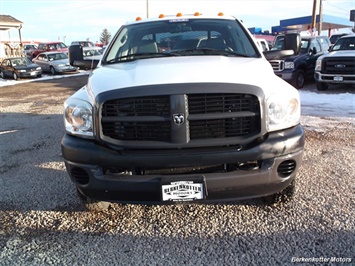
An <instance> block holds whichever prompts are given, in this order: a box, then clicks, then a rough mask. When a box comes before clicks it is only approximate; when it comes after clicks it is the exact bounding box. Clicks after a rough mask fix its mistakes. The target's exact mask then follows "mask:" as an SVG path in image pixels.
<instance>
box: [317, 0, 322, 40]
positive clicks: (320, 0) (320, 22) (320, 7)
mask: <svg viewBox="0 0 355 266" xmlns="http://www.w3.org/2000/svg"><path fill="white" fill-rule="evenodd" d="M322 21H323V4H322V0H319V23H318V36H319V35H321V34H322Z"/></svg>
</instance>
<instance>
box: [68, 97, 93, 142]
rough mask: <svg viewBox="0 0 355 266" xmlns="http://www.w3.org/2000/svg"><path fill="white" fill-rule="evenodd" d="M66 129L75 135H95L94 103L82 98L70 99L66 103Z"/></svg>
mask: <svg viewBox="0 0 355 266" xmlns="http://www.w3.org/2000/svg"><path fill="white" fill-rule="evenodd" d="M64 121H65V130H66V131H67V132H68V133H70V134H73V135H81V136H83V137H93V131H92V105H91V104H90V103H88V102H86V101H83V100H80V99H76V98H73V99H68V100H67V101H66V102H65V104H64Z"/></svg>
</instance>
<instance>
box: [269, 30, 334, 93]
mask: <svg viewBox="0 0 355 266" xmlns="http://www.w3.org/2000/svg"><path fill="white" fill-rule="evenodd" d="M285 36H289V37H292V36H293V37H292V38H287V40H288V42H286V41H285ZM298 39H300V40H301V44H300V45H298V44H297V43H299V42H298ZM296 44H297V45H296ZM329 47H330V41H329V38H328V37H326V36H301V35H300V34H298V33H288V34H285V35H279V36H277V37H276V39H275V43H274V46H273V47H272V48H271V50H270V51H265V52H264V55H265V57H266V59H267V60H268V61H269V62H270V64H271V66H272V68H273V69H274V72H275V74H276V75H277V76H279V77H281V78H282V79H284V80H286V81H288V82H289V83H291V84H292V85H293V86H294V87H295V88H297V89H300V88H302V87H303V86H304V83H305V81H306V79H313V76H314V68H315V64H316V60H317V59H318V57H320V56H321V55H323V54H324V53H328V50H329Z"/></svg>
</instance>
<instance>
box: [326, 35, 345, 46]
mask: <svg viewBox="0 0 355 266" xmlns="http://www.w3.org/2000/svg"><path fill="white" fill-rule="evenodd" d="M346 35H348V33H337V34H333V35H332V36H330V38H329V40H330V43H331V44H334V43H336V42H337V40H339V38H341V37H343V36H346Z"/></svg>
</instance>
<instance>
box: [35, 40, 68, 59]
mask: <svg viewBox="0 0 355 266" xmlns="http://www.w3.org/2000/svg"><path fill="white" fill-rule="evenodd" d="M56 51H57V52H63V53H66V54H68V46H66V45H65V44H64V43H62V42H46V43H40V44H38V47H37V49H32V50H31V52H30V56H31V58H32V59H33V58H35V57H36V56H37V55H39V54H40V53H43V52H56Z"/></svg>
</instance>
